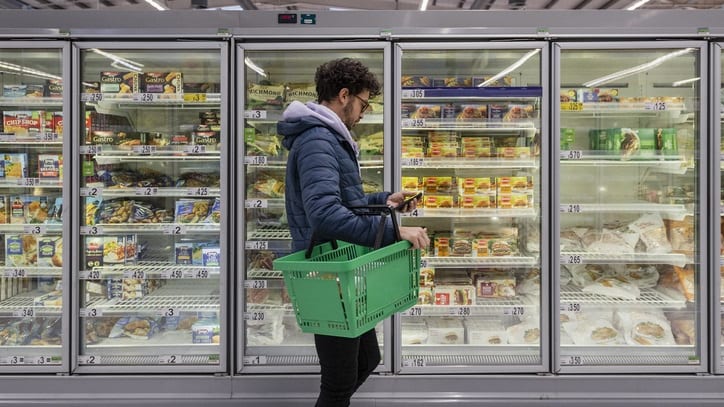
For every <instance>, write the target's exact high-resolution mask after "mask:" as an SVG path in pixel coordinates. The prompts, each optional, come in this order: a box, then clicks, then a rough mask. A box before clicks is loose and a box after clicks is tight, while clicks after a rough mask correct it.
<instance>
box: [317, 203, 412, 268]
mask: <svg viewBox="0 0 724 407" xmlns="http://www.w3.org/2000/svg"><path fill="white" fill-rule="evenodd" d="M347 209H350V210H351V211H352V212H354V213H355V215H358V216H379V217H380V227H379V228H377V235H376V236H375V245H374V246H373V248H374V249H375V250H376V249H379V248H380V247H381V246H382V238H383V237H384V236H385V223H386V219H387V216H388V215H389V216H390V217H391V219H392V228H393V229H394V231H395V239H397V241H398V242H399V241H400V240H402V237H400V226H399V225H398V224H397V217H396V216H395V215H394V214H393V213H392V208H390V207H389V206H387V205H366V206H351V207H349V208H347ZM318 240H319V239H318V238H317V232H316V231H314V232H312V238H311V240H310V241H309V247H308V248H307V251H306V252H305V253H304V258H306V259H308V258H310V257H312V252H313V251H314V243H315V242H317V241H318ZM329 242H330V243H331V244H332V249H334V250H336V249H337V247H338V245H337V241H336V240H335V239H332V240H330V241H329Z"/></svg>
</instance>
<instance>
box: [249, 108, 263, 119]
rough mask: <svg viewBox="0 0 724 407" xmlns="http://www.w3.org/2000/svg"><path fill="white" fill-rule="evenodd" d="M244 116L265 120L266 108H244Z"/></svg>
mask: <svg viewBox="0 0 724 407" xmlns="http://www.w3.org/2000/svg"><path fill="white" fill-rule="evenodd" d="M244 118H245V119H255V120H266V110H244Z"/></svg>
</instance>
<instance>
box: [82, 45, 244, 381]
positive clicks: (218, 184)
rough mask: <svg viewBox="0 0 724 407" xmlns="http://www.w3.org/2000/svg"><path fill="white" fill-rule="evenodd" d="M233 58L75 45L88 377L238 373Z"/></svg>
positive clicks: (206, 49)
mask: <svg viewBox="0 0 724 407" xmlns="http://www.w3.org/2000/svg"><path fill="white" fill-rule="evenodd" d="M227 54H228V43H225V42H198V43H193V44H190V43H184V44H182V43H175V42H168V43H78V44H76V45H75V50H74V58H75V59H74V61H75V64H74V66H75V67H77V69H76V71H75V72H74V77H75V78H76V80H75V81H74V83H75V84H76V85H75V89H74V91H75V93H74V102H75V103H74V105H75V106H78V107H79V108H78V110H77V114H76V116H75V119H76V123H75V127H74V134H76V135H77V137H75V138H74V142H75V144H74V146H73V148H74V156H75V158H76V159H75V160H74V163H75V165H74V167H73V176H74V177H75V179H76V180H78V188H77V189H76V190H75V191H74V194H75V196H74V203H75V206H74V207H75V208H77V210H76V215H77V219H78V222H76V224H75V225H74V236H76V241H77V242H78V244H77V245H76V247H75V259H76V263H75V268H74V270H77V274H76V275H74V284H75V287H76V288H77V289H76V291H75V292H76V295H75V305H76V306H75V308H74V311H75V313H76V316H77V318H78V321H79V322H78V325H77V329H76V330H75V333H76V335H77V343H78V349H76V352H77V358H76V359H77V371H82V372H85V371H93V372H105V371H110V372H116V371H129V372H132V371H139V372H223V371H225V370H226V358H227V357H226V349H227V347H228V344H227V338H229V337H230V335H229V332H228V318H227V314H226V311H227V309H226V305H225V304H226V303H227V300H226V299H227V298H228V290H227V284H226V281H227V279H228V276H227V275H226V273H225V272H224V270H227V264H229V254H228V253H227V247H228V246H227V245H228V242H227V238H228V235H227V233H226V228H225V225H227V224H228V219H229V210H228V209H229V208H230V205H229V202H228V198H229V192H228V177H227V174H228V172H227V160H228V155H227V151H228V148H224V146H228V141H227V139H226V134H227V130H226V129H227V124H226V123H227V120H228V115H227V95H226V92H225V89H228V84H227V78H228V72H227V68H226V67H227V65H228V57H227Z"/></svg>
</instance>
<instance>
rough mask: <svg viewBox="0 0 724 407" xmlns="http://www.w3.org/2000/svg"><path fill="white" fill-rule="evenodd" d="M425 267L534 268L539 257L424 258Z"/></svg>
mask: <svg viewBox="0 0 724 407" xmlns="http://www.w3.org/2000/svg"><path fill="white" fill-rule="evenodd" d="M422 263H423V267H440V268H469V267H532V266H537V265H539V263H538V257H525V256H505V257H423V258H422Z"/></svg>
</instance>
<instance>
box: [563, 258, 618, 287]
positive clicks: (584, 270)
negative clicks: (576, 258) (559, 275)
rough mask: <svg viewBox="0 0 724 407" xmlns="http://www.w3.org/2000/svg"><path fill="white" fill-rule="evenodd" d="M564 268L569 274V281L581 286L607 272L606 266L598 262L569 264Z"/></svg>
mask: <svg viewBox="0 0 724 407" xmlns="http://www.w3.org/2000/svg"><path fill="white" fill-rule="evenodd" d="M566 268H567V269H568V271H569V272H570V274H571V283H572V284H573V285H575V286H577V287H581V288H583V287H586V286H587V285H589V284H591V283H593V282H594V281H596V280H598V279H599V278H601V277H603V276H604V275H607V274H609V273H608V271H607V269H606V267H605V266H603V265H600V264H571V265H568V266H566Z"/></svg>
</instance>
